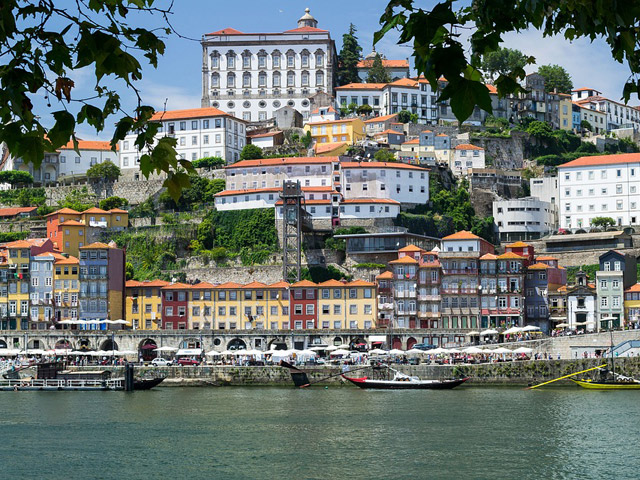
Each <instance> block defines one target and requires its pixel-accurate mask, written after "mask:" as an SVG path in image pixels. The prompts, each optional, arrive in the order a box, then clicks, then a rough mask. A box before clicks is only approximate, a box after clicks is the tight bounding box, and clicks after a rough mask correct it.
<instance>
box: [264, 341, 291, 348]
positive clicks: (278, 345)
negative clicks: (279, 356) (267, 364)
mask: <svg viewBox="0 0 640 480" xmlns="http://www.w3.org/2000/svg"><path fill="white" fill-rule="evenodd" d="M267 346H268V347H269V348H268V350H287V349H288V348H289V346H288V345H287V342H286V340H285V339H283V338H274V339H273V340H271V341H270V342H269V343H268V344H267Z"/></svg>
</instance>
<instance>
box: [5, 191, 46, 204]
mask: <svg viewBox="0 0 640 480" xmlns="http://www.w3.org/2000/svg"><path fill="white" fill-rule="evenodd" d="M46 201H47V197H46V194H45V189H44V188H19V189H12V190H0V203H1V204H3V205H17V206H20V207H40V206H42V205H44V204H45V202H46Z"/></svg>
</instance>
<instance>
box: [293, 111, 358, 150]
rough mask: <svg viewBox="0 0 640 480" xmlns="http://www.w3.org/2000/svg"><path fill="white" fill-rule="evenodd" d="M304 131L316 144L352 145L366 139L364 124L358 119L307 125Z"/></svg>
mask: <svg viewBox="0 0 640 480" xmlns="http://www.w3.org/2000/svg"><path fill="white" fill-rule="evenodd" d="M304 130H305V132H311V137H312V138H313V140H314V141H315V142H316V143H317V144H321V143H340V142H347V144H348V145H353V144H354V143H356V142H359V141H361V140H364V139H365V137H366V132H365V124H364V122H363V121H362V120H360V118H358V117H355V118H347V119H344V120H329V121H326V122H313V123H307V124H306V125H305V126H304Z"/></svg>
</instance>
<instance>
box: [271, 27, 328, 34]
mask: <svg viewBox="0 0 640 480" xmlns="http://www.w3.org/2000/svg"><path fill="white" fill-rule="evenodd" d="M328 31H329V30H321V29H319V28H316V27H309V26H305V27H298V28H294V29H292V30H285V31H284V32H282V33H299V32H302V33H327V32H328Z"/></svg>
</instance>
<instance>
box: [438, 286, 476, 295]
mask: <svg viewBox="0 0 640 480" xmlns="http://www.w3.org/2000/svg"><path fill="white" fill-rule="evenodd" d="M440 293H445V294H449V295H457V294H477V293H478V289H477V288H442V289H440Z"/></svg>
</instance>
